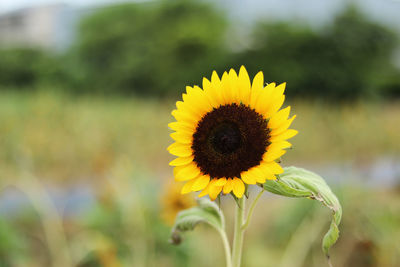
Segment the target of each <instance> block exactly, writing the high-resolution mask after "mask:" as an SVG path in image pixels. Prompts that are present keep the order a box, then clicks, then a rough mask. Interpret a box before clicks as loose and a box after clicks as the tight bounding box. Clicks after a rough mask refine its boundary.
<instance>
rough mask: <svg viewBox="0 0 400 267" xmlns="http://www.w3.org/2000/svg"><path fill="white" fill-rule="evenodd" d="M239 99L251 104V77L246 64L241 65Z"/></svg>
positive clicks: (245, 103)
mask: <svg viewBox="0 0 400 267" xmlns="http://www.w3.org/2000/svg"><path fill="white" fill-rule="evenodd" d="M238 89H239V101H240V102H242V103H243V104H244V105H246V106H248V105H249V104H250V89H251V84H250V78H249V74H248V73H247V70H246V68H245V67H244V66H241V67H240V70H239V87H238Z"/></svg>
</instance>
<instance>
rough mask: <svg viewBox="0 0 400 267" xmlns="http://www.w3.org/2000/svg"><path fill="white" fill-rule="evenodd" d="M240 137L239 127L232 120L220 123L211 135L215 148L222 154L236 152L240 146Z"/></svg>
mask: <svg viewBox="0 0 400 267" xmlns="http://www.w3.org/2000/svg"><path fill="white" fill-rule="evenodd" d="M240 139H241V137H240V130H239V128H238V127H237V126H236V125H235V124H233V123H231V122H225V123H222V124H221V125H218V126H217V127H216V129H215V131H214V133H212V134H211V136H210V140H211V143H212V145H213V146H214V149H215V150H216V151H218V152H219V153H222V154H230V153H233V152H235V151H236V150H237V149H238V148H239V146H240Z"/></svg>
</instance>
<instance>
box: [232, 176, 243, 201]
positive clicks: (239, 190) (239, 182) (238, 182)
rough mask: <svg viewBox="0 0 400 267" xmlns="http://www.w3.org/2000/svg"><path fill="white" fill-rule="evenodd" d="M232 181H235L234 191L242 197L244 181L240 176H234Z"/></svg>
mask: <svg viewBox="0 0 400 267" xmlns="http://www.w3.org/2000/svg"><path fill="white" fill-rule="evenodd" d="M232 183H233V188H232V190H233V193H234V194H235V196H237V197H238V198H241V197H242V196H243V194H244V190H245V187H244V183H243V181H242V180H240V179H239V178H233V180H232Z"/></svg>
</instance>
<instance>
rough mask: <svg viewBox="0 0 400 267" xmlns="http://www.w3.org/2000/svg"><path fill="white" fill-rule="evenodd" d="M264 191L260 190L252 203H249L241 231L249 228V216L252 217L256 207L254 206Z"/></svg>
mask: <svg viewBox="0 0 400 267" xmlns="http://www.w3.org/2000/svg"><path fill="white" fill-rule="evenodd" d="M264 191H265V190H264V188H263V189H261V191H260V193H258V195H257V196H256V198H255V199H254V200H253V203H251V206H250V210H249V212H248V213H247V218H246V222H245V223H244V224H243V225H242V231H244V230H246V228H247V227H248V226H249V223H250V219H251V216H252V215H253V211H254V208H255V207H256V204H257V202H258V200H259V199H260V197H261V195H262V194H263V193H264Z"/></svg>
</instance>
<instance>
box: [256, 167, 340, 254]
mask: <svg viewBox="0 0 400 267" xmlns="http://www.w3.org/2000/svg"><path fill="white" fill-rule="evenodd" d="M263 187H264V189H265V190H267V191H269V192H271V193H274V194H277V195H281V196H286V197H297V198H300V197H306V198H309V199H314V200H317V201H319V202H321V203H322V204H323V205H325V206H326V207H328V208H329V209H330V210H331V211H332V214H333V218H332V222H331V225H330V228H329V230H328V232H327V233H326V234H325V236H324V238H323V241H322V250H323V251H324V253H325V255H326V256H327V257H329V248H330V247H331V246H332V245H333V244H335V243H336V241H337V239H338V238H339V228H338V226H339V224H340V221H341V219H342V207H341V206H340V203H339V200H338V199H337V197H336V196H335V194H333V193H332V191H331V189H330V188H329V186H328V185H327V184H326V182H325V181H324V179H322V178H321V177H320V176H319V175H317V174H315V173H313V172H310V171H307V170H305V169H302V168H296V167H287V168H284V173H282V174H281V175H280V176H279V178H278V179H277V180H268V181H267V182H265V183H264V184H263Z"/></svg>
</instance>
